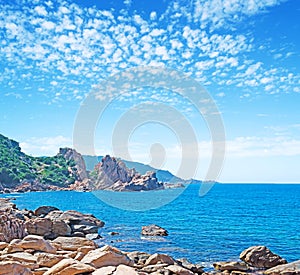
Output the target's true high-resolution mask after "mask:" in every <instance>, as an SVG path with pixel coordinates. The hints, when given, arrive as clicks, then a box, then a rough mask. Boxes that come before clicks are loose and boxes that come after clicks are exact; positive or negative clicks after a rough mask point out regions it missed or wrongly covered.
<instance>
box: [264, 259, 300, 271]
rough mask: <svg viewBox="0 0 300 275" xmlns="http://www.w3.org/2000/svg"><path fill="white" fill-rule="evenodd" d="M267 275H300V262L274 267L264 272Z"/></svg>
mask: <svg viewBox="0 0 300 275" xmlns="http://www.w3.org/2000/svg"><path fill="white" fill-rule="evenodd" d="M264 274H266V275H300V260H299V261H295V262H291V263H288V264H282V265H278V266H275V267H272V268H270V269H268V270H266V271H265V272H264Z"/></svg>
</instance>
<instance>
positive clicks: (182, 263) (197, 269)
mask: <svg viewBox="0 0 300 275" xmlns="http://www.w3.org/2000/svg"><path fill="white" fill-rule="evenodd" d="M176 262H177V263H178V265H180V266H182V267H184V268H186V269H188V270H190V271H192V272H194V273H195V274H202V273H204V271H203V266H201V265H199V264H192V263H191V262H189V261H188V260H187V259H185V258H184V259H179V260H176Z"/></svg>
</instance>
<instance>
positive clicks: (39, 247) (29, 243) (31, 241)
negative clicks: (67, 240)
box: [16, 235, 56, 254]
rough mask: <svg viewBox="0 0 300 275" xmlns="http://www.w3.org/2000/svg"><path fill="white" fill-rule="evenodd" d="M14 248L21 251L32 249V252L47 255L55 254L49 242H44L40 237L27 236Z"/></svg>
mask: <svg viewBox="0 0 300 275" xmlns="http://www.w3.org/2000/svg"><path fill="white" fill-rule="evenodd" d="M16 246H18V247H21V248H23V249H32V250H34V251H43V252H47V253H52V254H53V253H56V248H55V247H54V246H52V245H51V244H50V242H48V241H46V240H44V239H43V238H42V237H41V236H37V235H28V236H26V237H25V238H24V239H23V240H21V241H20V242H19V243H18V244H16Z"/></svg>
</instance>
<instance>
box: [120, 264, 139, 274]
mask: <svg viewBox="0 0 300 275" xmlns="http://www.w3.org/2000/svg"><path fill="white" fill-rule="evenodd" d="M139 274H140V273H139V272H137V271H136V270H135V269H134V268H133V267H130V266H127V265H123V264H121V265H119V266H118V267H117V269H116V271H115V272H114V275H139Z"/></svg>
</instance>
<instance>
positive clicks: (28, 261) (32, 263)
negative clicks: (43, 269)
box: [0, 252, 39, 269]
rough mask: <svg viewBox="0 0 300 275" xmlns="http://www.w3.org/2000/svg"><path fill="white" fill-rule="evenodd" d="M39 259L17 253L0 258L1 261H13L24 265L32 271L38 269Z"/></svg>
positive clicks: (28, 254) (25, 253) (23, 253)
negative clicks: (37, 262)
mask: <svg viewBox="0 0 300 275" xmlns="http://www.w3.org/2000/svg"><path fill="white" fill-rule="evenodd" d="M36 260H37V258H36V257H35V256H33V255H31V254H30V253H27V252H16V253H12V254H4V255H2V256H0V261H13V262H18V263H20V264H22V265H23V266H24V267H28V268H30V269H34V268H38V267H39V266H38V265H37V264H36Z"/></svg>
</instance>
